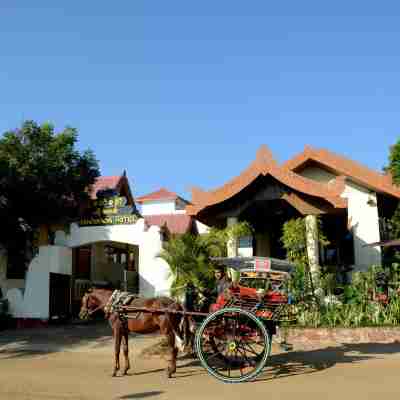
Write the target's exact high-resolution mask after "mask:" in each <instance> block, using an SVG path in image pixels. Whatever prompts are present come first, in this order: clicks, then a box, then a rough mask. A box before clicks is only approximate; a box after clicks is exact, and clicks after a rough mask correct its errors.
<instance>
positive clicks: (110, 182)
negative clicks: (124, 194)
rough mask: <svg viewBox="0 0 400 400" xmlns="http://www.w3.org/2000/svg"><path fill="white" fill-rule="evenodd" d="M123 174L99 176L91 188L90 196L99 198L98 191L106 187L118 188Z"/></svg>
mask: <svg viewBox="0 0 400 400" xmlns="http://www.w3.org/2000/svg"><path fill="white" fill-rule="evenodd" d="M121 178H122V176H99V177H98V178H97V179H96V181H95V183H94V184H93V185H92V187H91V188H90V197H91V198H92V199H96V198H97V192H99V191H100V190H105V189H117V187H118V184H119V182H120V180H121Z"/></svg>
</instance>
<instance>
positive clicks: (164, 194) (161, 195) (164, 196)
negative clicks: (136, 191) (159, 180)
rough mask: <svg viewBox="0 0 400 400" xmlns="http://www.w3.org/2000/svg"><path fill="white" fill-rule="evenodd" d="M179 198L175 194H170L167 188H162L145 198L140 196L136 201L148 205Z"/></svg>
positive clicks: (146, 195)
mask: <svg viewBox="0 0 400 400" xmlns="http://www.w3.org/2000/svg"><path fill="white" fill-rule="evenodd" d="M178 197H179V196H178V195H177V194H176V193H175V192H170V191H169V190H167V189H165V188H161V189H160V190H157V191H155V192H151V193H149V194H145V195H144V196H140V197H138V198H136V201H137V202H138V203H140V204H142V203H146V202H148V201H157V200H176V199H177V198H178Z"/></svg>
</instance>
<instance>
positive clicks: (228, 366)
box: [124, 257, 294, 383]
mask: <svg viewBox="0 0 400 400" xmlns="http://www.w3.org/2000/svg"><path fill="white" fill-rule="evenodd" d="M214 262H216V263H218V264H221V265H224V266H225V267H228V268H230V269H231V270H233V271H234V273H233V275H235V272H236V274H237V275H238V280H237V281H236V282H235V281H234V282H233V284H232V286H231V287H230V288H229V289H227V290H226V291H225V292H224V293H223V294H220V295H219V296H218V298H217V300H216V302H215V303H214V304H212V306H211V307H210V310H211V312H210V313H200V312H190V311H189V312H188V311H185V313H186V314H189V315H192V316H197V317H199V316H200V317H203V321H202V322H201V323H200V324H199V326H198V327H197V329H196V334H195V352H196V354H197V357H198V359H199V360H200V362H201V364H202V365H203V367H204V368H205V369H206V370H207V371H208V372H209V373H210V374H211V375H213V376H214V377H216V378H217V379H220V380H222V381H224V382H230V383H235V382H244V381H248V380H251V379H254V378H255V377H256V376H257V375H258V374H259V373H261V371H262V369H263V368H264V366H265V364H266V362H267V359H268V357H269V355H270V353H271V344H272V336H273V335H274V334H275V333H276V328H277V325H278V324H279V323H281V322H283V321H285V322H291V321H293V320H294V315H293V313H292V312H291V307H290V305H289V301H288V296H287V294H286V293H285V282H286V281H287V279H288V278H289V274H290V272H291V270H292V265H291V264H290V263H288V262H286V261H283V260H278V259H272V258H265V257H248V258H243V257H236V258H217V259H214ZM124 311H125V312H126V313H127V314H128V316H129V313H130V312H135V311H137V308H136V309H135V307H133V308H132V307H129V306H127V307H125V308H124Z"/></svg>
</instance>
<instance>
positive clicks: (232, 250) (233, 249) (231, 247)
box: [226, 217, 238, 257]
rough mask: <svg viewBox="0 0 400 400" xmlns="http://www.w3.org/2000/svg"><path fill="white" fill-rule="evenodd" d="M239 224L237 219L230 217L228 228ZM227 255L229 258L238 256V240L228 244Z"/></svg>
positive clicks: (227, 222) (227, 221)
mask: <svg viewBox="0 0 400 400" xmlns="http://www.w3.org/2000/svg"><path fill="white" fill-rule="evenodd" d="M237 223H238V219H237V217H228V218H227V220H226V226H227V227H230V226H232V225H235V224H237ZM227 255H228V257H236V256H237V239H231V240H229V241H228V243H227Z"/></svg>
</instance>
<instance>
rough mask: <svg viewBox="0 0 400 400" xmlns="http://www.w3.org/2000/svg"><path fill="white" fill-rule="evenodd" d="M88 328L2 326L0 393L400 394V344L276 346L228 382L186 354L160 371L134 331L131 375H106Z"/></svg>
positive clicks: (104, 334)
mask: <svg viewBox="0 0 400 400" xmlns="http://www.w3.org/2000/svg"><path fill="white" fill-rule="evenodd" d="M89 331H90V332H92V331H91V330H89ZM60 332H61V333H62V334H60ZM87 332H88V331H84V330H83V329H82V330H81V331H79V329H78V330H76V329H75V330H73V329H72V330H71V331H67V332H65V331H59V332H58V336H57V340H53V341H47V339H46V332H43V333H40V334H39V335H37V336H35V335H33V334H32V333H30V332H28V331H26V332H25V333H24V334H21V333H19V334H18V336H14V337H13V335H14V333H13V332H11V331H10V332H6V333H5V334H3V333H0V399H1V400H3V399H4V400H8V399H10V400H14V399H15V400H25V399H32V400H36V399H54V400H57V399H82V400H89V399H90V400H93V399H107V400H111V399H112V400H114V399H154V400H158V399H160V400H161V399H177V400H179V399H182V400H183V399H231V400H236V399H249V400H250V399H251V400H257V399H263V400H265V399H271V398H273V399H288V400H289V399H290V400H294V399H296V400H303V399H304V400H314V399H319V400H321V399H323V400H328V399H329V400H330V399H335V400H337V399H339V400H345V399H360V400H361V399H363V400H365V399H377V398H378V399H379V398H383V397H384V398H385V400H389V399H393V400H394V399H396V400H398V399H400V344H360V345H347V346H337V347H333V346H331V347H324V348H321V349H314V350H309V351H299V350H298V351H294V352H291V353H285V354H277V353H275V354H273V355H272V357H271V360H270V366H269V367H268V368H266V369H265V371H264V372H263V373H262V374H261V375H260V376H259V378H258V379H257V380H256V381H255V382H249V383H244V384H236V385H227V384H223V383H220V382H219V381H217V380H215V379H213V378H212V377H210V376H209V375H208V374H207V373H206V372H205V371H204V370H203V369H202V368H201V367H200V366H199V365H198V362H197V361H196V360H188V359H181V360H180V361H179V364H178V365H179V367H178V372H177V375H176V377H175V378H174V379H169V380H168V379H166V378H165V375H164V371H163V368H164V362H163V361H162V360H160V359H155V358H151V359H144V358H143V357H138V354H139V353H140V351H141V350H142V349H143V348H144V347H147V346H149V345H151V344H152V343H155V342H156V341H157V340H158V338H157V337H137V338H133V339H132V340H131V344H132V346H131V349H130V353H131V360H132V361H133V363H132V364H133V369H132V371H131V375H130V376H127V377H123V378H111V376H110V375H111V367H112V341H111V338H110V336H109V334H108V331H102V329H100V330H99V331H97V333H96V334H92V335H88V337H85V336H84V333H87ZM47 333H49V331H47Z"/></svg>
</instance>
